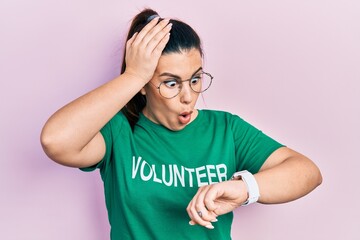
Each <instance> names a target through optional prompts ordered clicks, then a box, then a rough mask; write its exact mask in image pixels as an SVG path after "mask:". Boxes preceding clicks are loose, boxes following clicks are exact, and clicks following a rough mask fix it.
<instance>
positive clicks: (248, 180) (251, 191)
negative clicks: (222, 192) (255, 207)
mask: <svg viewBox="0 0 360 240" xmlns="http://www.w3.org/2000/svg"><path fill="white" fill-rule="evenodd" d="M231 179H232V180H240V179H241V180H243V181H244V183H245V185H246V187H247V192H248V195H249V196H248V199H247V200H246V201H245V202H244V203H243V204H242V205H243V206H246V205H249V204H251V203H254V202H257V201H258V200H259V197H260V191H259V186H258V184H257V182H256V179H255V177H254V175H252V174H251V173H250V172H249V171H247V170H243V171H240V172H236V173H234V175H233V176H232V177H231Z"/></svg>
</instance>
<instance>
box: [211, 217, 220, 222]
mask: <svg viewBox="0 0 360 240" xmlns="http://www.w3.org/2000/svg"><path fill="white" fill-rule="evenodd" d="M217 221H218V220H217V218H215V219H213V220H211V221H210V222H217Z"/></svg>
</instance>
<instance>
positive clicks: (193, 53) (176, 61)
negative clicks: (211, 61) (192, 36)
mask: <svg viewBox="0 0 360 240" xmlns="http://www.w3.org/2000/svg"><path fill="white" fill-rule="evenodd" d="M201 66H202V58H201V55H200V52H199V50H197V49H194V48H193V49H191V50H189V51H182V52H181V53H168V54H164V55H162V56H161V57H160V59H159V63H158V65H157V67H156V70H155V75H160V74H162V73H165V72H167V73H171V74H174V75H178V76H180V77H189V76H190V77H191V75H192V74H194V73H195V71H196V70H198V69H199V68H200V67H201Z"/></svg>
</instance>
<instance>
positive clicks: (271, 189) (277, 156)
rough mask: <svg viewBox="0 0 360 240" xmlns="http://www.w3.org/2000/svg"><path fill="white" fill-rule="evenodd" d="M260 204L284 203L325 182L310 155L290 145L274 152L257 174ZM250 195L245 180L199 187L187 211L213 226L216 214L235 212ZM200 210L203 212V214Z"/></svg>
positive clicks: (193, 218) (197, 221) (193, 221)
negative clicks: (295, 149) (200, 214)
mask: <svg viewBox="0 0 360 240" xmlns="http://www.w3.org/2000/svg"><path fill="white" fill-rule="evenodd" d="M254 176H255V178H256V180H257V183H258V185H259V190H260V199H259V202H260V203H266V204H271V203H284V202H289V201H292V200H295V199H297V198H300V197H302V196H304V195H306V194H308V193H309V192H311V191H312V190H313V189H315V188H316V187H317V186H318V185H320V184H321V182H322V177H321V173H320V171H319V169H318V167H317V166H316V165H315V164H314V163H313V162H312V161H311V160H310V159H308V158H307V157H305V156H303V155H302V154H300V153H297V152H295V151H294V150H291V149H290V148H287V147H282V148H279V149H278V150H276V151H274V152H273V153H272V154H271V155H270V156H269V157H268V159H267V160H266V161H265V163H264V164H263V166H262V168H261V169H260V171H259V172H258V173H257V174H255V175H254ZM247 197H248V194H247V190H246V185H245V183H244V182H243V181H241V180H238V181H225V182H221V183H217V184H213V185H208V186H204V187H201V188H199V190H198V192H197V194H196V195H195V196H194V198H193V199H192V201H191V202H190V203H189V205H188V208H187V211H188V214H189V216H190V218H191V221H190V224H199V225H202V226H205V227H208V228H212V225H211V221H214V220H215V219H216V216H218V215H222V214H225V213H228V212H230V211H233V210H234V209H235V208H237V207H239V206H241V204H242V203H244V202H245V201H246V199H247ZM198 211H201V212H202V217H200V216H199V214H198Z"/></svg>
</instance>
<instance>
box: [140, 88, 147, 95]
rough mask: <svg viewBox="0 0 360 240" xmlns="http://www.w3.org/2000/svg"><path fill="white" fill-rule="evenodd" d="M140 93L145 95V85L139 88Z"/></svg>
mask: <svg viewBox="0 0 360 240" xmlns="http://www.w3.org/2000/svg"><path fill="white" fill-rule="evenodd" d="M140 93H141V94H142V95H146V90H145V87H143V88H142V89H141V90H140Z"/></svg>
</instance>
